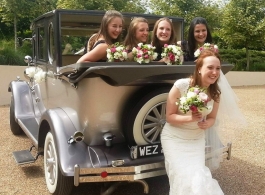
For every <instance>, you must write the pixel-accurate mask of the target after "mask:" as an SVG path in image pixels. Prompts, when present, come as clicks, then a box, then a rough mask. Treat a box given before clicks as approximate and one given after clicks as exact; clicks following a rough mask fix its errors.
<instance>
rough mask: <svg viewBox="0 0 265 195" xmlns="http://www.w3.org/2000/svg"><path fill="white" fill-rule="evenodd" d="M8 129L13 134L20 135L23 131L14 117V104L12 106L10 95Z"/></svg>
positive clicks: (12, 101) (12, 99) (12, 100)
mask: <svg viewBox="0 0 265 195" xmlns="http://www.w3.org/2000/svg"><path fill="white" fill-rule="evenodd" d="M9 114H10V118H9V120H10V129H11V131H12V133H13V134H14V135H20V134H22V133H23V130H22V129H21V127H20V126H19V125H18V123H17V122H16V119H15V106H14V97H13V96H11V102H10V112H9Z"/></svg>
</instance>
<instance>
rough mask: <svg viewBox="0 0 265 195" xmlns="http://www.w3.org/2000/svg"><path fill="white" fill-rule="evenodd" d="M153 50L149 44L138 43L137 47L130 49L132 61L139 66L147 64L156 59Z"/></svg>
mask: <svg viewBox="0 0 265 195" xmlns="http://www.w3.org/2000/svg"><path fill="white" fill-rule="evenodd" d="M154 50H155V47H154V46H152V45H151V44H143V43H138V46H137V47H134V48H133V49H132V55H133V59H134V61H136V62H138V63H140V64H142V63H149V62H151V61H153V60H155V59H156V58H157V53H156V52H154Z"/></svg>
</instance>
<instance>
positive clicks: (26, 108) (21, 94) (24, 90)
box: [8, 80, 34, 122]
mask: <svg viewBox="0 0 265 195" xmlns="http://www.w3.org/2000/svg"><path fill="white" fill-rule="evenodd" d="M8 92H11V93H12V95H13V98H14V108H15V109H14V114H15V120H16V122H17V119H18V118H24V117H27V118H31V117H34V109H33V104H32V96H31V91H30V87H29V85H28V83H27V82H26V81H21V80H17V81H11V82H10V83H9V86H8Z"/></svg>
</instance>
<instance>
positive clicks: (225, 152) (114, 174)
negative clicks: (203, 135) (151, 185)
mask: <svg viewBox="0 0 265 195" xmlns="http://www.w3.org/2000/svg"><path fill="white" fill-rule="evenodd" d="M220 150H221V151H220V152H222V154H221V155H220V157H221V158H223V159H229V156H231V143H229V144H228V145H227V146H226V147H223V148H221V149H220ZM211 158H212V153H206V155H205V161H206V164H207V161H208V160H210V159H211ZM103 171H106V172H107V173H108V176H107V177H106V178H102V177H101V176H100V173H101V172H103ZM162 175H166V170H165V163H164V162H158V163H152V164H145V165H139V166H129V167H102V168H80V167H79V165H75V167H74V185H75V186H78V185H79V183H86V182H110V181H128V182H135V181H139V180H141V179H146V178H150V177H156V176H162ZM140 183H141V182H140ZM142 184H143V183H142ZM143 185H144V184H143ZM144 186H145V185H144ZM144 188H145V190H146V186H145V187H144Z"/></svg>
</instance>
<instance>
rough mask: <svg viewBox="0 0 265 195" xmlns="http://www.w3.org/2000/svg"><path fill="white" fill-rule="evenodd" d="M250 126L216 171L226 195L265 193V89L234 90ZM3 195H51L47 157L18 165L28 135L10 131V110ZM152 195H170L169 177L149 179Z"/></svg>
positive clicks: (134, 188)
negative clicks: (46, 174)
mask: <svg viewBox="0 0 265 195" xmlns="http://www.w3.org/2000/svg"><path fill="white" fill-rule="evenodd" d="M234 91H235V93H236V94H237V95H238V97H239V98H240V103H239V106H240V108H241V110H242V112H243V113H244V114H245V116H246V119H247V121H248V126H247V127H246V128H244V129H241V130H240V133H238V134H236V137H235V138H236V139H235V140H234V141H233V147H232V159H231V160H230V161H225V162H223V163H222V165H221V167H220V168H219V169H218V170H217V171H214V172H213V177H214V178H216V179H217V180H218V181H219V184H220V186H221V187H222V189H223V191H224V193H225V195H264V194H265V101H264V99H265V86H257V87H238V88H234ZM0 119H1V124H0V132H1V136H0V154H1V156H0V157H1V158H0V195H26V194H30V195H48V194H49V193H48V192H47V189H46V185H45V181H44V172H43V157H40V158H39V159H38V160H37V162H36V163H35V164H32V165H24V166H17V165H16V163H15V161H14V158H13V156H12V152H13V151H16V150H22V149H28V148H29V147H30V142H29V140H28V139H27V137H26V136H14V135H12V133H11V131H10V128H9V108H8V107H0ZM147 182H148V183H149V187H150V192H149V195H167V194H168V188H169V187H168V181H167V177H166V176H163V177H157V178H152V179H148V180H147ZM72 194H73V195H99V194H100V185H99V184H81V185H80V186H79V187H77V188H75V189H74V190H73V193H72ZM114 195H144V193H143V187H142V186H141V185H140V184H138V183H127V184H124V185H122V186H120V187H119V188H118V189H117V190H116V191H115V193H114Z"/></svg>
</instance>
